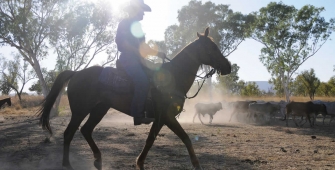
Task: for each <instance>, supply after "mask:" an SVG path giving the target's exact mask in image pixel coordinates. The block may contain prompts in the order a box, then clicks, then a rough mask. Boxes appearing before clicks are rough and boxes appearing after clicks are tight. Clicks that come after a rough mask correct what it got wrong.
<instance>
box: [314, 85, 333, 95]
mask: <svg viewBox="0 0 335 170" xmlns="http://www.w3.org/2000/svg"><path fill="white" fill-rule="evenodd" d="M331 89H332V87H331V85H329V84H328V83H326V82H321V83H320V86H319V88H318V89H317V90H316V94H317V95H319V96H326V97H330V94H331Z"/></svg>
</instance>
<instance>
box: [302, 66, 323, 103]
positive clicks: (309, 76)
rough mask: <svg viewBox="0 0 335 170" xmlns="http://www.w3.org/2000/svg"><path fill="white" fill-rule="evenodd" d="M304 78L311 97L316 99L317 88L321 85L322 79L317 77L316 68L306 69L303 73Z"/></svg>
mask: <svg viewBox="0 0 335 170" xmlns="http://www.w3.org/2000/svg"><path fill="white" fill-rule="evenodd" d="M301 76H302V78H303V83H304V85H305V87H306V89H307V92H308V95H309V98H310V99H311V100H314V95H315V92H316V89H317V88H318V87H319V86H320V80H319V78H317V77H316V75H315V72H314V69H312V68H311V69H310V71H304V72H302V74H301Z"/></svg>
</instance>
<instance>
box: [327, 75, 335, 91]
mask: <svg viewBox="0 0 335 170" xmlns="http://www.w3.org/2000/svg"><path fill="white" fill-rule="evenodd" d="M328 85H329V86H330V87H331V90H330V95H331V96H335V76H333V77H331V78H330V79H329V80H328Z"/></svg>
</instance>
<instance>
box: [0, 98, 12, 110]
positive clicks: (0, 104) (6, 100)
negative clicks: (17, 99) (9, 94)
mask: <svg viewBox="0 0 335 170" xmlns="http://www.w3.org/2000/svg"><path fill="white" fill-rule="evenodd" d="M5 103H7V105H8V106H11V105H12V102H11V100H10V98H6V99H2V100H0V108H1V107H2V105H4V104H5Z"/></svg>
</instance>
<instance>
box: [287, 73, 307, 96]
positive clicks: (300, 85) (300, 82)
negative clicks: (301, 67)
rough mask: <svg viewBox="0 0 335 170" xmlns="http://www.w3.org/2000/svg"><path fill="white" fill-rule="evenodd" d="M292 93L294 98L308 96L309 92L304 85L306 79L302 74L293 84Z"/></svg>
mask: <svg viewBox="0 0 335 170" xmlns="http://www.w3.org/2000/svg"><path fill="white" fill-rule="evenodd" d="M290 89H291V92H292V93H293V95H294V96H304V97H305V96H307V94H308V90H307V87H306V85H305V83H304V77H303V76H302V75H301V74H300V75H298V76H297V77H296V78H295V80H294V81H293V82H292V86H291V88H290Z"/></svg>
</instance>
